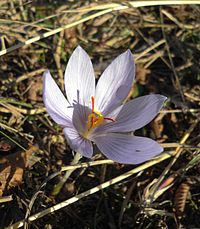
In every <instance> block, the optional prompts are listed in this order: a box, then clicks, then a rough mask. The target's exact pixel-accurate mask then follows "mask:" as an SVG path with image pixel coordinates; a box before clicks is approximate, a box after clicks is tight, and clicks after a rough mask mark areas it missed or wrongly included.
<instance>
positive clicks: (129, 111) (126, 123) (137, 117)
mask: <svg viewBox="0 0 200 229" xmlns="http://www.w3.org/2000/svg"><path fill="white" fill-rule="evenodd" d="M166 99H167V98H166V97H165V96H163V95H158V94H154V95H146V96H142V97H138V98H136V99H134V100H132V101H130V102H128V103H126V104H125V105H124V106H123V108H122V109H121V111H120V112H119V114H118V116H117V117H116V118H115V122H109V123H108V124H106V125H104V126H102V127H101V130H100V131H106V132H129V131H134V130H137V129H140V128H141V127H143V126H145V125H146V124H148V123H149V122H150V121H151V120H152V119H154V118H155V116H156V115H157V114H158V112H159V111H160V109H161V108H162V106H163V103H164V101H165V100H166Z"/></svg>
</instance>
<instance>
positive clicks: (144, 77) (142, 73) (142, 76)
mask: <svg viewBox="0 0 200 229" xmlns="http://www.w3.org/2000/svg"><path fill="white" fill-rule="evenodd" d="M150 73H151V70H150V69H146V68H144V67H143V66H138V67H137V72H136V80H137V82H139V83H140V84H141V85H146V84H147V83H148V81H149V76H150Z"/></svg>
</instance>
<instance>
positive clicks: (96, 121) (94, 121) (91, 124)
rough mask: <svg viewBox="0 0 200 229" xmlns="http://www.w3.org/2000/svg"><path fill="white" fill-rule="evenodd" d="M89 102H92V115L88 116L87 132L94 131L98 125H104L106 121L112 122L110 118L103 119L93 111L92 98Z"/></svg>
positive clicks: (98, 113)
mask: <svg viewBox="0 0 200 229" xmlns="http://www.w3.org/2000/svg"><path fill="white" fill-rule="evenodd" d="M91 100H92V113H91V114H89V115H88V123H87V127H88V131H90V130H91V129H94V128H95V127H97V126H99V125H104V124H106V120H108V121H111V122H114V120H113V119H112V118H105V117H104V116H103V115H102V114H101V113H100V112H98V111H95V109H94V97H93V96H92V97H91Z"/></svg>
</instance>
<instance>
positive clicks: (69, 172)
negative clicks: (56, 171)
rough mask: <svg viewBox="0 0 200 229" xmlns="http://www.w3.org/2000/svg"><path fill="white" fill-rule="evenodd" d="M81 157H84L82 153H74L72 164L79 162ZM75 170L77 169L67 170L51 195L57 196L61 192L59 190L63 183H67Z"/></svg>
mask: <svg viewBox="0 0 200 229" xmlns="http://www.w3.org/2000/svg"><path fill="white" fill-rule="evenodd" d="M81 158H82V156H81V154H80V153H78V152H76V154H75V155H74V159H73V160H72V162H71V163H70V165H75V164H78V162H79V160H80V159H81ZM74 170H76V169H72V170H67V171H66V173H65V175H64V176H63V178H62V179H61V181H60V182H59V183H58V184H56V185H55V186H54V188H53V191H52V193H51V196H57V195H58V194H59V192H60V190H61V189H62V187H63V185H64V184H65V182H66V181H67V179H68V178H69V177H70V175H71V174H72V173H73V171H74Z"/></svg>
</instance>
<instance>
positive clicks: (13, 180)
mask: <svg viewBox="0 0 200 229" xmlns="http://www.w3.org/2000/svg"><path fill="white" fill-rule="evenodd" d="M37 150H38V147H37V146H31V147H30V148H29V149H28V150H27V151H26V152H17V153H14V154H11V155H8V156H5V157H3V158H1V159H0V196H2V195H3V193H5V192H6V191H8V190H9V189H10V188H12V187H15V186H17V185H19V184H21V182H22V178H23V173H24V170H25V168H27V167H28V166H29V158H30V156H31V155H32V154H33V152H35V151H37Z"/></svg>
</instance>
